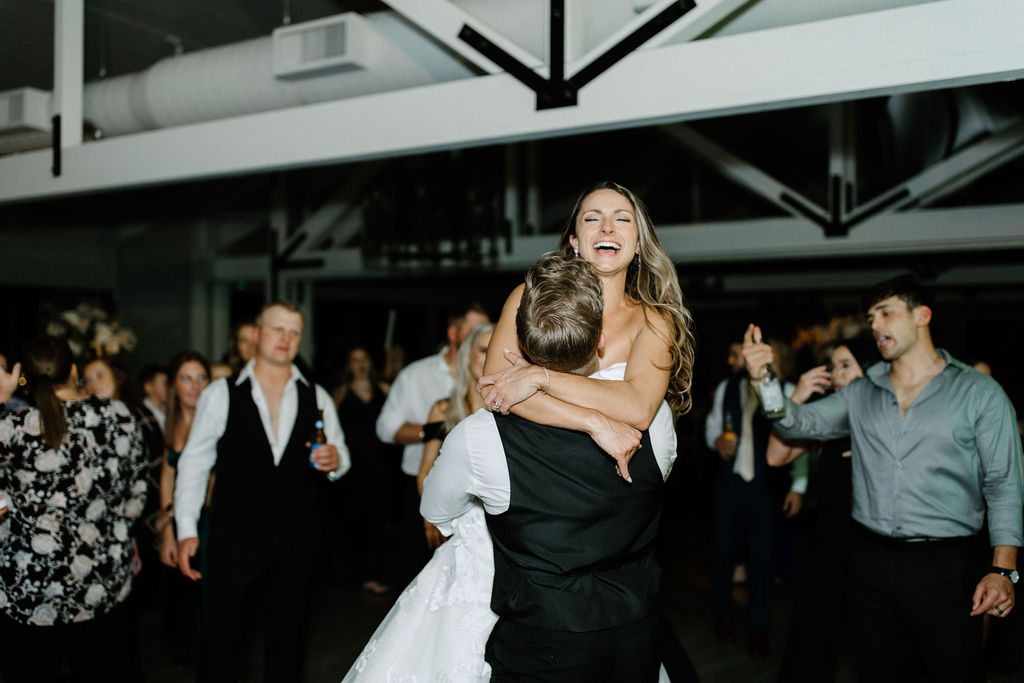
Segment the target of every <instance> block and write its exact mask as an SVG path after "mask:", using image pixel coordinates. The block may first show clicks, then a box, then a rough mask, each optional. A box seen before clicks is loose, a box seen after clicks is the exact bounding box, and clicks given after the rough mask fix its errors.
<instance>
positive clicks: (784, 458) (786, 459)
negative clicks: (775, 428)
mask: <svg viewBox="0 0 1024 683" xmlns="http://www.w3.org/2000/svg"><path fill="white" fill-rule="evenodd" d="M805 450H806V449H805V448H804V446H803V445H802V444H801V445H790V444H789V443H787V442H785V441H783V440H782V437H780V436H779V435H778V434H776V433H775V432H772V433H771V436H769V437H768V449H767V451H766V452H765V458H766V459H767V460H768V464H769V465H771V466H772V467H782V466H783V465H788V464H789V463H791V462H793V461H794V460H796V459H797V458H798V457H799V456H800V454H801V453H803V452H804V451H805Z"/></svg>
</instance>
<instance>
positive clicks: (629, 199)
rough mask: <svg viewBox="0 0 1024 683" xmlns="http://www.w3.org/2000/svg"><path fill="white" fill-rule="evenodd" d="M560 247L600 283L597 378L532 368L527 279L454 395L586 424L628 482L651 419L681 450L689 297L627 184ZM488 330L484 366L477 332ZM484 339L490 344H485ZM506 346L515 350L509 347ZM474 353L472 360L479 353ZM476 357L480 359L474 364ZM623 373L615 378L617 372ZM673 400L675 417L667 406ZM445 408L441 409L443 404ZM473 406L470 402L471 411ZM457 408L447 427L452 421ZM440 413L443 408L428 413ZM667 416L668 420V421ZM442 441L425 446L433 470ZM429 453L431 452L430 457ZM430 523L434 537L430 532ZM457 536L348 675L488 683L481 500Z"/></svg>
mask: <svg viewBox="0 0 1024 683" xmlns="http://www.w3.org/2000/svg"><path fill="white" fill-rule="evenodd" d="M561 249H562V251H563V253H564V254H566V255H569V254H574V255H575V256H577V257H579V258H583V259H586V260H587V261H589V262H590V263H591V264H592V265H593V266H594V268H595V269H596V271H597V273H598V276H599V277H600V279H601V282H602V285H603V289H604V315H603V320H602V332H603V334H604V338H605V344H604V352H603V354H602V355H601V359H600V370H599V371H598V372H597V373H595V374H594V375H592V376H591V377H589V378H588V377H579V376H576V375H572V374H568V373H559V372H552V371H550V370H547V369H545V368H542V367H538V366H533V365H530V364H529V363H527V362H526V361H524V360H523V359H522V358H520V356H519V355H518V354H517V353H516V352H515V351H518V349H519V344H518V337H517V332H516V323H515V319H516V311H517V310H518V308H519V302H520V300H521V298H522V292H523V285H520V286H519V287H517V288H516V289H515V290H514V291H513V292H512V293H511V294H510V295H509V297H508V300H507V301H506V302H505V305H504V308H503V309H502V313H501V318H500V320H499V321H498V323H497V325H496V326H495V327H494V330H493V333H491V331H490V330H489V329H488V330H486V331H485V330H480V334H472V335H471V336H470V337H469V338H467V340H466V341H465V342H464V344H463V347H462V348H460V351H459V360H458V365H459V376H460V378H463V374H464V373H465V378H464V379H463V381H456V384H455V387H456V388H455V391H454V392H453V395H452V397H451V398H450V399H449V401H447V404H448V409H449V411H452V406H458V408H459V410H458V413H460V414H458V415H457V418H456V420H455V421H457V419H461V417H465V416H466V415H467V414H468V413H467V412H465V411H466V409H467V408H475V407H479V406H481V405H482V406H484V407H486V408H488V409H490V410H494V411H500V412H503V413H507V412H509V411H511V412H513V413H515V414H517V415H519V416H521V417H524V418H526V419H528V420H531V421H534V422H538V423H542V424H547V425H551V426H556V427H563V428H567V429H573V430H578V431H583V432H586V433H587V434H589V435H590V436H591V438H593V440H594V441H595V442H596V443H597V444H598V445H600V446H601V448H602V449H604V450H605V451H606V452H607V453H608V454H609V455H610V456H612V457H613V458H614V459H615V461H616V470H617V471H618V472H619V475H620V476H622V477H624V478H626V479H628V478H629V472H628V463H629V460H630V459H631V458H632V457H633V454H634V453H635V452H636V449H637V448H638V447H639V445H640V436H641V434H640V432H641V430H644V429H647V428H648V427H651V426H652V422H654V421H655V419H656V416H657V420H658V426H659V427H660V428H659V429H658V430H657V431H658V432H660V433H667V435H668V436H667V438H665V439H661V440H660V441H661V442H660V443H658V442H655V441H654V439H653V437H654V432H655V429H652V430H651V432H652V444H653V446H654V448H655V449H656V450H660V449H667V450H669V451H670V452H671V453H673V454H674V452H675V447H676V444H675V434H674V432H673V431H672V429H671V424H672V418H673V416H678V415H680V414H682V413H683V412H686V411H687V410H688V409H689V407H690V382H691V376H692V367H693V335H692V331H691V317H690V313H689V311H688V310H687V309H686V307H685V305H684V303H683V297H682V292H681V290H680V288H679V282H678V277H677V275H676V271H675V266H674V265H673V264H672V262H671V260H670V259H669V258H668V255H667V254H666V253H665V251H664V249H663V248H662V246H661V243H660V241H659V240H658V237H657V235H656V234H655V232H654V230H653V227H652V224H651V221H650V219H649V217H648V215H647V211H646V209H645V208H644V206H643V204H642V203H641V202H640V200H639V199H638V198H637V197H636V196H635V195H634V194H633V193H632V192H631V191H629V190H628V189H626V188H625V187H623V186H621V185H618V184H616V183H612V182H602V183H599V184H598V185H595V186H594V187H592V188H589V189H588V190H586V191H584V192H583V193H582V194H581V195H580V197H579V199H578V200H577V202H576V205H575V207H574V209H573V212H572V215H571V216H570V218H569V221H568V224H567V226H566V229H565V232H564V234H563V235H562V243H561ZM488 333H490V344H489V345H488V346H487V354H486V363H485V364H484V371H485V372H490V373H491V374H488V375H485V376H483V377H473V379H475V380H478V381H477V388H478V389H479V391H480V393H479V395H475V394H476V392H474V391H473V388H472V386H471V385H469V386H468V385H467V384H468V383H467V382H466V381H465V380H466V379H468V378H469V377H472V376H473V375H477V374H478V373H479V372H480V370H479V369H478V368H479V359H480V355H479V354H481V353H482V344H481V342H482V341H483V340H482V339H481V337H483V336H485V335H487V334H488ZM483 343H484V344H486V342H483ZM510 349H514V350H515V351H512V350H510ZM474 357H475V359H476V362H475V363H473V362H472V360H474ZM471 365H472V366H475V367H473V368H472V370H475V372H473V371H472V370H471ZM609 380H616V381H609ZM663 401H664V402H667V405H668V406H669V407H671V414H670V413H669V411H668V410H667V409H662V410H661V411H660V412H659V408H661V407H662V406H663ZM436 409H437V407H435V410H436ZM470 412H471V411H470ZM452 416H453V413H452V412H449V413H448V415H447V418H448V422H449V425H448V428H449V429H450V428H451V426H453V425H454V422H453V420H452V419H451V418H452ZM435 418H437V413H435V414H434V416H432V417H431V419H432V420H433V419H435ZM666 421H667V426H666ZM439 448H440V439H438V440H435V442H432V443H430V444H428V447H427V448H425V450H424V453H425V454H424V466H423V468H421V478H420V480H421V481H422V477H423V476H425V474H426V472H427V471H428V470H429V468H430V465H431V464H432V463H433V458H434V457H436V456H437V453H438V450H439ZM428 452H429V457H428ZM431 531H432V530H431V529H430V528H429V527H428V538H429V537H430V536H431ZM452 531H453V535H452V539H451V540H450V541H449V542H447V543H444V544H443V545H441V546H440V548H438V550H437V551H436V552H435V553H434V557H433V558H432V559H431V561H430V562H429V563H428V564H427V566H426V567H424V569H423V570H422V571H421V572H420V574H419V576H417V578H416V579H415V580H414V581H413V582H412V583H411V584H410V585H409V587H408V588H407V589H406V590H405V591H404V592H403V593H402V595H401V596H399V598H398V601H397V602H396V604H395V606H394V607H393V608H392V610H391V611H390V612H389V613H388V615H387V616H386V617H385V618H384V620H383V621H382V622H381V624H380V626H379V627H378V628H377V630H376V632H375V633H374V634H373V636H372V638H371V639H370V641H369V643H368V644H367V645H366V647H365V648H364V650H363V652H362V653H361V654H360V656H359V658H358V659H357V660H356V662H355V664H353V666H352V669H351V670H350V671H349V672H348V674H347V675H346V677H345V679H344V681H345V682H349V681H466V682H476V681H481V682H482V681H488V680H490V669H489V667H488V666H487V664H486V663H485V662H484V659H483V656H484V645H485V643H486V641H487V637H488V635H489V633H490V630H491V628H492V627H493V625H494V623H495V622H496V621H497V617H496V616H495V615H494V614H493V613H492V612H491V611H490V606H489V599H490V590H491V581H492V579H493V572H494V568H493V556H492V550H491V543H490V537H489V535H488V533H487V527H486V522H485V520H484V513H483V509H482V507H481V506H479V505H477V506H475V507H474V508H473V509H472V510H471V511H470V512H468V513H466V514H465V515H464V516H463V517H461V518H460V519H458V520H456V523H455V524H453V530H452Z"/></svg>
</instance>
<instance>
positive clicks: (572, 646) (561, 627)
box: [421, 254, 675, 683]
mask: <svg viewBox="0 0 1024 683" xmlns="http://www.w3.org/2000/svg"><path fill="white" fill-rule="evenodd" d="M603 307H604V302H603V295H602V287H601V283H600V281H599V280H598V278H597V275H596V274H595V272H594V270H593V268H592V266H591V265H590V264H589V263H587V262H586V261H584V260H583V259H566V258H565V257H563V256H561V255H559V254H548V255H546V256H544V257H542V258H541V260H540V261H538V263H537V264H536V265H534V266H533V267H532V268H531V269H530V271H529V273H528V274H527V277H526V286H525V289H524V292H523V298H522V302H521V304H520V308H519V312H518V314H517V328H518V330H519V340H520V345H521V347H522V350H523V352H524V354H525V355H526V356H527V358H528V359H529V360H530V361H531V362H533V363H534V364H536V365H540V366H543V367H546V368H548V369H549V370H556V371H560V372H573V373H576V374H581V375H589V374H591V373H593V372H594V371H596V370H597V365H598V351H599V349H600V346H601V344H602V343H603V337H602V335H601V323H602V313H603ZM666 410H667V408H666ZM668 420H669V421H668V424H669V426H671V416H670V415H669V416H668ZM657 421H658V420H657V419H656V422H657ZM652 429H654V424H652ZM662 441H664V440H662ZM641 444H642V445H641V448H640V450H639V451H637V453H636V455H635V456H634V458H633V460H632V461H631V462H630V466H629V470H630V474H631V475H632V479H633V482H632V484H629V483H627V482H625V481H624V480H623V479H621V478H619V477H618V476H617V475H616V472H615V463H614V461H613V460H612V459H611V458H610V457H609V456H608V455H606V454H605V453H604V452H603V451H602V450H601V449H600V448H599V447H598V446H597V445H596V444H595V443H594V442H593V441H592V440H591V439H590V437H589V436H588V435H586V434H585V433H583V432H575V431H569V430H564V429H558V428H555V427H547V426H543V425H539V424H535V423H532V422H528V421H526V420H524V419H522V418H519V417H517V416H515V415H512V414H509V415H501V414H500V413H490V412H486V411H480V412H477V413H475V414H474V415H471V416H470V417H468V418H466V419H465V420H463V421H462V422H461V423H460V424H459V425H458V426H456V427H455V429H454V430H453V431H452V432H451V433H450V434H449V435H448V437H447V438H446V440H445V443H444V446H443V447H442V450H441V456H440V457H439V458H438V460H437V463H436V464H435V465H434V468H433V469H432V471H431V473H430V475H429V476H428V478H427V480H426V482H425V484H424V491H423V502H422V506H421V512H422V513H423V516H424V517H425V518H426V519H428V520H429V521H431V522H433V523H434V524H436V525H437V526H438V527H439V528H441V529H442V530H445V529H447V528H449V527H448V523H449V522H450V521H451V520H452V519H454V518H455V517H458V516H459V515H461V514H463V513H464V512H465V511H466V510H467V509H468V508H469V507H470V506H471V505H472V504H473V499H474V498H479V499H480V500H481V502H482V503H483V505H484V509H485V511H486V512H487V525H488V528H489V529H490V532H491V537H492V539H493V541H494V564H495V575H494V585H493V590H492V594H491V609H492V610H493V611H494V612H495V613H496V614H497V615H498V617H499V620H498V623H497V625H496V626H495V627H494V630H493V631H492V633H491V636H490V639H489V640H488V642H487V652H486V659H487V662H488V663H489V664H490V665H491V668H492V675H493V678H492V680H494V681H513V680H515V681H520V680H531V681H558V682H559V683H564V682H569V681H580V682H582V681H587V682H588V683H590V682H593V681H655V680H657V678H658V665H659V653H658V648H657V645H658V642H657V637H658V631H657V625H658V618H657V613H656V610H655V598H656V595H657V592H658V582H659V578H660V568H659V566H658V563H657V561H656V560H655V557H654V542H655V534H656V531H657V526H658V520H659V517H660V512H661V500H662V484H663V482H664V479H665V477H667V476H668V470H669V469H670V467H671V458H672V456H674V450H675V449H674V445H675V442H674V435H673V440H672V445H671V447H670V448H669V449H665V448H660V447H659V448H655V447H652V445H651V444H652V442H651V437H650V435H649V433H648V432H644V433H643V438H642V441H641ZM656 451H660V454H659V453H658V452H656ZM666 451H668V452H669V454H668V455H666Z"/></svg>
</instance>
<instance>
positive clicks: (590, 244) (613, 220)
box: [569, 189, 640, 273]
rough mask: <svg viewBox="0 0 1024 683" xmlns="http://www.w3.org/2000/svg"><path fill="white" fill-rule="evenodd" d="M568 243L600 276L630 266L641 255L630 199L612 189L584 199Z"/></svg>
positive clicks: (595, 193) (593, 193) (597, 192)
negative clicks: (636, 256) (574, 230)
mask: <svg viewBox="0 0 1024 683" xmlns="http://www.w3.org/2000/svg"><path fill="white" fill-rule="evenodd" d="M569 244H571V245H572V247H573V248H574V249H577V250H579V253H580V258H584V259H586V260H587V261H589V262H590V263H592V264H594V267H595V268H596V269H597V271H598V272H599V273H614V272H617V271H620V270H625V269H626V268H628V267H629V264H630V262H631V261H632V260H633V257H634V256H635V255H636V254H638V253H639V252H640V240H639V230H638V228H637V223H636V215H635V213H634V210H633V205H632V204H631V203H630V201H629V199H627V198H626V197H623V196H622V195H621V194H619V193H618V192H616V191H615V190H607V189H606V190H597V191H596V192H591V193H590V194H589V195H587V196H586V197H585V198H584V199H583V203H582V204H581V205H580V211H579V214H577V216H576V234H575V235H570V236H569Z"/></svg>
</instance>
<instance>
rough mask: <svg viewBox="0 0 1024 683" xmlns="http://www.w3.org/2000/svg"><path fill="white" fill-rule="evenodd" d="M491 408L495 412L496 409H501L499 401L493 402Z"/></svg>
mask: <svg viewBox="0 0 1024 683" xmlns="http://www.w3.org/2000/svg"><path fill="white" fill-rule="evenodd" d="M491 407H492V408H494V409H495V410H497V409H498V408H500V407H501V401H495V402H494V403H493V404H492V405H491Z"/></svg>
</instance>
